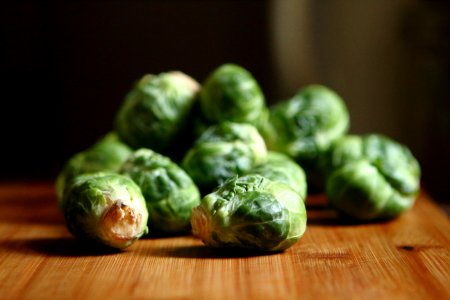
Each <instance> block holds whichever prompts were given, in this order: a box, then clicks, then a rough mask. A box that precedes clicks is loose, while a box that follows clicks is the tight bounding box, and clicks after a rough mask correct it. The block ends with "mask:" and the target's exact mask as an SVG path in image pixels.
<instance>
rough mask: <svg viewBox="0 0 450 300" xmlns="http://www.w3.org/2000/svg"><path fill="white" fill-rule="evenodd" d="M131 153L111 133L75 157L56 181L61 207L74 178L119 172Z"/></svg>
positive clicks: (114, 134)
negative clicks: (65, 192)
mask: <svg viewBox="0 0 450 300" xmlns="http://www.w3.org/2000/svg"><path fill="white" fill-rule="evenodd" d="M131 152H132V150H131V148H130V147H128V146H127V145H126V144H124V143H123V142H122V141H120V139H119V138H118V137H117V134H116V133H114V132H110V133H108V134H106V135H105V136H104V137H102V138H101V139H100V140H99V141H97V143H95V144H94V145H93V146H91V147H90V148H89V149H86V150H84V151H82V152H79V153H77V154H75V155H73V156H72V157H71V158H70V159H69V160H68V161H67V162H66V164H65V165H64V167H63V169H62V170H61V172H60V173H59V174H58V177H57V179H56V194H57V197H58V205H59V207H61V201H62V198H63V193H64V189H65V187H66V186H67V185H68V184H69V183H70V181H71V180H72V179H73V178H75V177H76V176H78V175H81V174H86V173H95V172H100V171H111V172H116V171H119V169H120V167H121V166H122V164H123V162H124V161H125V160H126V159H127V158H128V156H129V155H130V154H131Z"/></svg>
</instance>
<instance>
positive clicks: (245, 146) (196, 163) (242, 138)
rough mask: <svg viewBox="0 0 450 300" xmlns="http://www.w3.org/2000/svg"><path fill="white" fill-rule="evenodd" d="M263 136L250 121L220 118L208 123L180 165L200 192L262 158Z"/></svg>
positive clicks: (240, 172) (258, 161) (263, 159)
mask: <svg viewBox="0 0 450 300" xmlns="http://www.w3.org/2000/svg"><path fill="white" fill-rule="evenodd" d="M266 158H267V149H266V145H265V144H264V140H263V138H262V137H261V135H260V134H259V132H258V131H257V130H256V128H255V127H254V126H252V125H250V124H244V123H232V122H224V123H221V124H218V125H213V126H211V127H209V128H208V129H207V130H206V131H205V132H203V134H202V135H201V136H200V137H199V138H198V139H197V141H196V142H195V144H194V146H193V147H192V148H191V149H190V150H189V151H188V152H187V154H186V155H185V157H184V159H183V161H182V167H183V169H185V170H186V172H187V173H188V174H189V175H190V176H191V177H192V179H193V180H194V182H195V183H196V184H197V185H198V186H199V188H200V189H201V190H202V192H205V191H206V192H208V193H209V192H210V191H211V190H212V189H214V188H215V187H217V186H218V185H219V184H221V183H223V182H224V181H225V180H227V179H228V178H230V177H233V176H235V175H242V174H244V173H245V172H247V171H249V170H250V169H251V168H253V167H254V166H256V165H258V164H261V163H263V162H265V160H266Z"/></svg>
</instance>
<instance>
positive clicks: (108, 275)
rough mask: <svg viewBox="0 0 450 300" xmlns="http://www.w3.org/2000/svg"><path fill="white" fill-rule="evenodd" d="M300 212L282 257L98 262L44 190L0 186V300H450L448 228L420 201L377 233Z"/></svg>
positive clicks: (176, 249)
mask: <svg viewBox="0 0 450 300" xmlns="http://www.w3.org/2000/svg"><path fill="white" fill-rule="evenodd" d="M307 203H308V217H309V219H308V228H307V231H306V233H305V235H304V237H303V238H302V239H301V240H300V241H299V242H298V243H297V244H296V245H294V246H293V247H292V248H290V249H288V250H287V251H285V252H283V253H278V254H272V255H249V254H246V253H239V252H232V253H227V252H218V251H214V250H211V249H208V248H206V247H205V246H203V244H202V243H201V242H200V241H198V240H196V239H195V238H193V237H191V236H182V237H153V238H147V239H143V240H139V241H138V242H137V243H135V244H134V245H133V246H131V247H130V248H128V249H126V250H125V251H123V252H111V253H105V252H98V250H92V249H89V248H86V247H84V246H83V245H82V244H80V243H79V242H77V241H76V240H75V239H74V238H72V236H71V235H70V234H69V233H68V232H67V230H66V228H65V225H64V221H63V218H62V216H61V215H60V213H59V211H58V209H57V208H56V200H55V195H54V191H53V186H52V185H51V184H48V183H33V184H30V183H23V184H20V183H16V184H1V185H0V298H2V299H17V298H24V299H68V298H79V299H105V298H107V297H108V298H109V299H122V298H126V297H127V298H130V299H145V298H148V299H150V298H151V299H155V298H156V299H300V298H301V299H449V298H450V222H449V219H448V217H447V216H446V215H445V214H444V213H443V212H442V211H441V210H440V209H439V208H438V207H437V206H436V204H435V203H434V202H433V201H432V200H431V199H430V198H429V197H428V196H427V195H426V194H421V195H420V197H419V199H418V201H417V203H416V205H415V206H414V208H413V209H412V210H411V211H410V212H408V213H406V214H404V215H402V216H401V217H399V218H398V219H396V220H393V221H390V222H385V223H371V224H352V223H348V222H347V223H346V222H343V221H341V220H339V219H338V218H337V217H336V214H335V213H334V212H333V211H331V210H329V209H327V207H326V205H325V199H324V197H323V196H314V197H309V198H308V202H307Z"/></svg>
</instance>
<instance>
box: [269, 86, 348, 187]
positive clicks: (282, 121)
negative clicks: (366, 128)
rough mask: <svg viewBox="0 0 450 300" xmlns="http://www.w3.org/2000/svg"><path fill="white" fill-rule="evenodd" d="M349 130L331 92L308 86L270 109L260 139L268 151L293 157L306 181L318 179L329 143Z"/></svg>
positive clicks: (340, 105)
mask: <svg viewBox="0 0 450 300" xmlns="http://www.w3.org/2000/svg"><path fill="white" fill-rule="evenodd" d="M348 127H349V115H348V111H347V108H346V106H345V103H344V102H343V101H342V99H341V98H340V97H339V96H338V95H337V94H336V93H335V92H334V91H332V90H331V89H329V88H327V87H325V86H321V85H310V86H307V87H305V88H303V89H301V90H300V91H299V92H298V93H297V94H296V95H294V96H293V97H292V98H290V99H289V100H286V101H283V102H280V103H278V104H276V105H274V106H273V107H271V109H270V117H269V122H268V124H267V126H266V127H265V128H264V131H263V136H264V139H265V141H266V144H267V147H268V149H270V150H275V151H279V152H282V153H285V154H288V155H289V156H291V157H293V158H294V159H295V160H296V161H297V162H298V163H299V164H300V165H301V166H302V167H303V168H304V169H305V171H306V175H307V178H308V181H314V182H313V183H314V184H317V185H320V182H317V181H318V180H320V178H319V179H316V178H313V177H315V176H320V175H318V161H319V158H320V157H321V155H323V154H324V153H325V151H327V150H328V148H329V146H330V145H331V143H332V142H334V141H335V140H337V139H338V138H340V137H341V136H343V135H344V134H345V133H346V132H347V130H348Z"/></svg>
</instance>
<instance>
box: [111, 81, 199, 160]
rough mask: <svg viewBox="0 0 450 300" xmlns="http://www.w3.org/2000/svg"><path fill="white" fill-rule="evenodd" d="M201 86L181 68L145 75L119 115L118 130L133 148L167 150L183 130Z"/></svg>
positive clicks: (129, 94)
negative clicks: (179, 69) (177, 70)
mask: <svg viewBox="0 0 450 300" xmlns="http://www.w3.org/2000/svg"><path fill="white" fill-rule="evenodd" d="M199 88H200V86H199V84H198V83H197V82H196V81H195V80H194V79H192V78H191V77H189V76H188V75H186V74H184V73H181V72H168V73H161V74H159V75H145V76H143V77H142V78H141V79H140V80H139V81H138V82H137V84H136V85H135V86H134V87H133V89H132V90H131V91H130V92H129V93H128V94H127V96H126V97H125V100H124V103H123V105H122V106H121V107H120V109H119V111H118V113H117V115H116V120H115V128H116V131H117V132H118V134H119V136H120V137H121V138H122V139H123V140H124V141H125V142H126V143H128V144H129V145H131V146H132V147H133V148H141V147H145V148H151V149H153V150H155V151H158V152H164V151H166V150H167V149H168V148H169V147H170V146H171V145H172V144H173V143H174V141H175V140H176V139H177V138H179V137H180V134H181V133H182V132H183V130H184V127H185V126H186V122H187V120H188V118H189V115H190V111H191V108H192V105H193V103H194V100H195V96H196V94H197V92H198V91H199Z"/></svg>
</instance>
